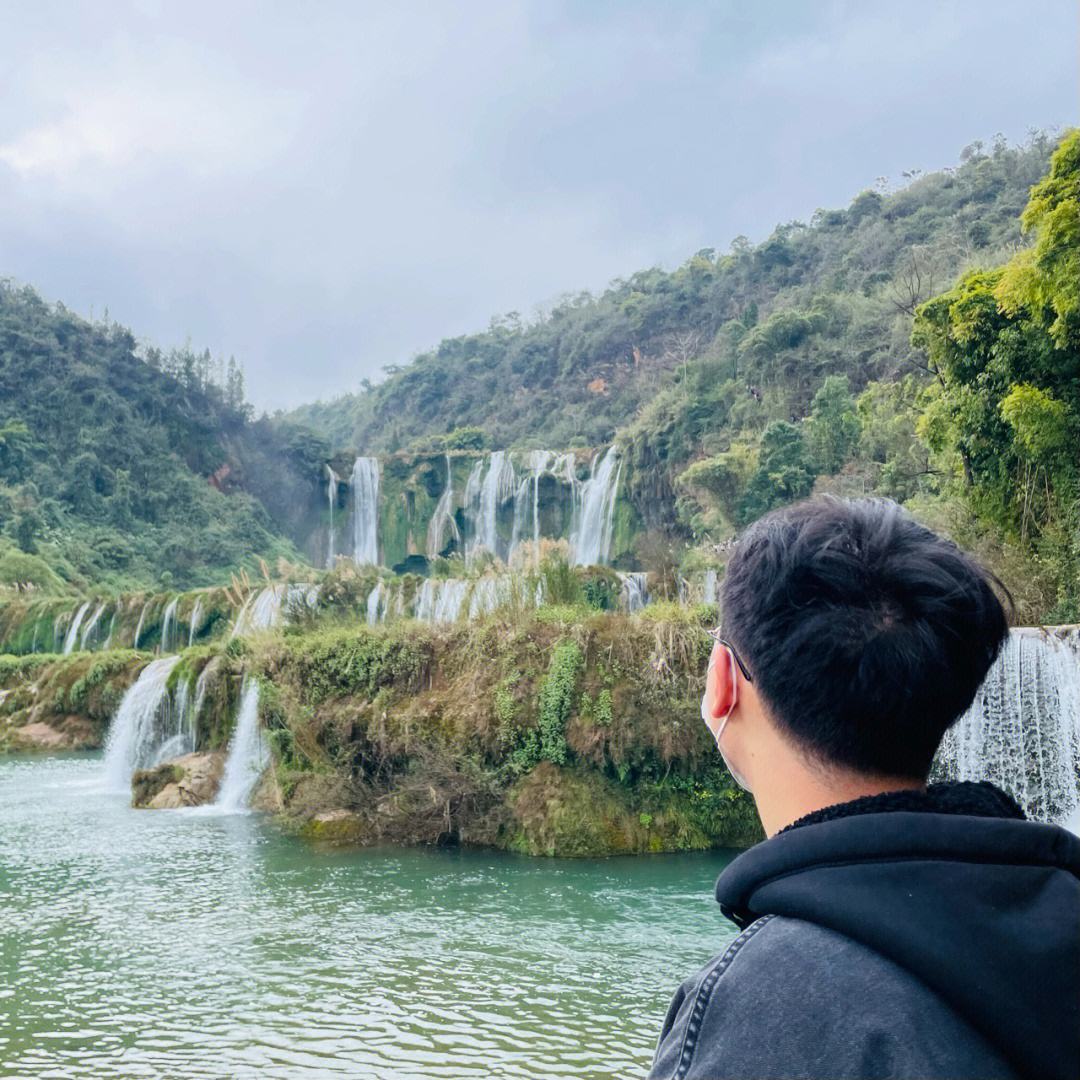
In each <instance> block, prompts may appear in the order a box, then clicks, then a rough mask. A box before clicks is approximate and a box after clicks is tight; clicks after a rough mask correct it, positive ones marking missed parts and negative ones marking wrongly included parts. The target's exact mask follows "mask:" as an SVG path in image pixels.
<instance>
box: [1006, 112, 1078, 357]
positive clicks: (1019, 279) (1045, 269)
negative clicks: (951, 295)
mask: <svg viewBox="0 0 1080 1080" xmlns="http://www.w3.org/2000/svg"><path fill="white" fill-rule="evenodd" d="M1020 220H1021V223H1022V225H1023V227H1024V231H1025V232H1029V231H1034V232H1035V234H1036V235H1035V244H1034V246H1033V247H1031V248H1029V249H1028V250H1027V251H1024V252H1021V253H1020V254H1019V255H1017V256H1016V258H1014V259H1013V260H1012V261H1011V262H1010V263H1009V265H1008V266H1007V267H1006V269H1005V274H1004V276H1003V277H1002V279H1001V282H1000V284H999V286H998V289H997V294H996V295H997V299H998V301H999V302H1000V304H1001V307H1002V310H1003V311H1005V312H1006V313H1007V314H1008V315H1010V316H1014V317H1015V316H1017V315H1018V314H1019V313H1020V312H1021V311H1022V310H1026V311H1028V312H1030V313H1031V314H1032V315H1033V316H1034V317H1039V316H1040V315H1042V313H1043V312H1049V313H1052V315H1053V321H1052V322H1051V323H1050V325H1049V328H1048V329H1049V333H1050V337H1051V339H1052V340H1053V342H1054V344H1055V345H1056V346H1057V347H1058V348H1059V349H1065V348H1069V347H1072V348H1073V349H1075V348H1076V347H1077V346H1078V345H1080V130H1074V131H1072V132H1070V133H1069V134H1068V135H1066V136H1065V138H1064V139H1062V140H1061V145H1060V146H1058V148H1057V150H1055V151H1054V155H1053V157H1051V159H1050V172H1049V174H1048V175H1047V176H1046V178H1045V179H1043V180H1042V181H1041V182H1040V183H1038V184H1036V185H1035V186H1034V187H1033V188H1032V189H1031V198H1030V199H1029V201H1028V204H1027V207H1026V209H1025V210H1024V213H1023V216H1022V217H1021V219H1020Z"/></svg>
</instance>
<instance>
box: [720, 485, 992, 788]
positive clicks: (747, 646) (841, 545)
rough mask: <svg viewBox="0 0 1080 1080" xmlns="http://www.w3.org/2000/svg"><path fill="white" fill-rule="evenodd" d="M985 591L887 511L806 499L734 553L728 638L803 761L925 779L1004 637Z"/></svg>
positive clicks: (967, 560)
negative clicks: (801, 751) (803, 756)
mask: <svg viewBox="0 0 1080 1080" xmlns="http://www.w3.org/2000/svg"><path fill="white" fill-rule="evenodd" d="M995 586H997V587H998V588H1000V589H1002V591H1003V592H1004V588H1003V586H1001V583H1000V582H999V581H998V580H997V579H996V578H995V577H994V576H993V575H992V574H990V573H989V572H988V571H987V570H985V569H983V567H981V566H980V565H979V564H978V563H977V562H976V561H975V559H973V558H972V557H971V556H970V555H968V554H966V553H965V552H963V551H961V550H960V549H959V548H958V547H957V546H956V545H955V544H954V543H952V541H950V540H946V539H944V538H943V537H940V536H938V535H936V534H935V533H933V532H931V531H930V530H929V529H927V528H926V527H924V526H923V525H920V524H919V523H918V522H917V521H915V520H914V518H912V517H911V516H910V515H909V514H908V513H907V512H906V511H904V510H902V509H901V508H900V507H899V506H897V505H896V503H894V502H890V501H889V500H887V499H850V500H848V499H837V498H831V497H822V498H815V499H809V500H807V501H806V502H802V503H797V504H795V505H794V506H790V507H786V508H784V509H782V510H777V511H774V512H773V513H771V514H768V515H766V516H765V517H763V518H761V520H759V521H758V522H756V523H755V524H754V525H752V526H751V527H750V528H749V529H748V530H747V532H746V533H745V534H744V535H743V536H742V537H741V539H740V540H739V543H738V544H737V545H736V548H735V551H734V553H733V555H732V558H731V561H730V562H729V564H728V567H727V572H726V574H725V576H724V584H723V592H722V596H721V600H722V612H723V626H724V635H725V636H726V637H727V638H728V639H729V640H730V641H731V642H732V643H733V644H734V645H735V647H736V648H737V649H738V651H739V654H740V656H741V657H742V659H743V661H744V662H745V663H746V666H747V667H748V669H749V670H750V674H751V676H752V677H753V682H754V686H755V688H756V689H757V690H758V692H759V693H760V695H761V697H762V699H763V702H764V705H765V707H766V709H767V711H768V714H769V716H770V717H771V718H772V719H773V721H774V722H775V723H776V724H777V725H778V726H779V727H780V728H781V729H782V730H783V731H785V732H786V733H787V734H789V735H790V736H792V737H793V739H794V741H795V742H796V743H797V744H798V745H800V746H801V747H802V748H803V749H804V750H806V751H807V752H808V753H809V754H810V755H811V756H812V757H814V758H816V759H817V760H818V761H819V762H821V763H823V764H825V765H826V766H829V765H832V766H842V767H845V768H848V769H853V770H855V771H858V772H862V773H869V774H875V775H881V776H897V777H905V778H919V779H925V778H926V777H927V776H928V775H929V772H930V765H931V762H932V760H933V757H934V753H935V752H936V750H937V748H938V745H939V744H940V742H941V738H942V736H943V735H944V734H945V731H946V730H947V729H948V728H949V727H950V725H952V724H953V723H954V722H955V721H956V720H957V719H958V718H959V717H960V716H961V715H962V714H963V712H964V711H965V710H966V709H967V708H968V706H969V705H970V704H971V702H972V700H973V698H974V696H975V692H976V690H977V689H978V688H979V684H980V683H981V682H982V681H983V679H984V678H985V676H986V672H987V670H988V669H989V667H990V665H991V664H992V663H993V662H994V658H995V657H996V656H997V654H998V650H999V649H1000V648H1001V644H1002V642H1003V641H1004V640H1005V638H1006V635H1007V634H1008V620H1007V618H1006V615H1005V610H1004V608H1003V606H1002V602H1001V600H999V599H998V596H997V593H996V592H995ZM1005 596H1006V597H1007V596H1008V594H1007V592H1006V593H1005ZM1010 602H1011V601H1010Z"/></svg>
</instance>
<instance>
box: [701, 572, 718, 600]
mask: <svg viewBox="0 0 1080 1080" xmlns="http://www.w3.org/2000/svg"><path fill="white" fill-rule="evenodd" d="M716 596H717V593H716V571H715V570H706V571H705V586H704V591H703V593H702V597H701V599H702V602H703V603H705V604H715V603H716Z"/></svg>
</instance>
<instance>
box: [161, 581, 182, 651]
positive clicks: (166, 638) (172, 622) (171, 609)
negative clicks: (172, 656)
mask: <svg viewBox="0 0 1080 1080" xmlns="http://www.w3.org/2000/svg"><path fill="white" fill-rule="evenodd" d="M179 603H180V596H179V594H177V595H176V596H174V597H173V598H172V599H171V600H170V601H169V602H168V604H167V605H166V607H165V614H164V615H163V616H162V620H161V651H162V652H163V653H167V652H172V651H173V650H172V648H170V646H171V645H172V644H173V641H172V632H173V629H174V628H175V626H176V608H177V605H178V604H179Z"/></svg>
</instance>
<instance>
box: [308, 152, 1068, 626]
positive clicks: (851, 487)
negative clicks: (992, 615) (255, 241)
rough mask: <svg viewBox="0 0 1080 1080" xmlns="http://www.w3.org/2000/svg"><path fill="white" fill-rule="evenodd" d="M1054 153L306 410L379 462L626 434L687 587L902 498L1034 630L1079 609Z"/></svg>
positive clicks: (503, 323)
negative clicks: (815, 511)
mask: <svg viewBox="0 0 1080 1080" xmlns="http://www.w3.org/2000/svg"><path fill="white" fill-rule="evenodd" d="M1054 146H1055V140H1053V139H1051V138H1050V137H1049V136H1047V135H1045V134H1034V135H1033V136H1032V137H1031V138H1030V139H1029V141H1028V142H1027V143H1026V144H1025V145H1023V146H1019V147H1013V146H1009V145H1008V144H1006V143H1005V142H1004V141H1003V140H998V141H996V142H995V143H994V144H993V145H992V146H990V147H987V146H984V145H983V144H981V143H974V144H972V145H971V146H969V147H967V148H966V149H965V150H964V151H963V153H962V154H961V161H960V164H959V166H958V167H957V168H955V169H946V170H943V171H941V172H938V173H933V174H929V175H925V176H920V175H908V176H906V177H905V178H904V179H905V183H904V186H903V187H902V188H901V189H900V190H896V191H889V190H888V185H886V184H882V185H881V190H868V191H864V192H862V193H860V194H859V195H857V196H856V197H855V199H854V200H853V201H852V202H851V204H850V205H849V206H848V207H847V208H845V209H842V210H822V211H818V212H817V213H816V214H815V215H814V218H813V220H812V221H811V222H810V223H809V224H804V223H802V222H792V223H789V224H786V225H783V226H780V227H779V228H777V229H776V230H775V231H774V232H773V234H772V235H771V236H770V237H768V239H766V240H765V241H764V242H763V243H761V244H759V245H757V246H752V245H751V244H749V243H748V242H747V241H746V240H745V239H744V238H739V239H738V240H736V241H735V242H734V243H733V244H732V246H731V250H730V251H728V252H726V253H723V254H718V253H717V252H716V251H714V250H712V249H705V250H702V251H699V252H698V253H697V254H696V255H694V256H693V257H692V258H691V259H689V260H688V261H687V262H686V263H685V264H684V265H683V266H681V267H679V268H678V269H676V270H674V271H672V272H670V273H669V272H665V271H662V270H659V269H653V270H648V271H643V272H641V273H638V274H635V275H633V276H632V277H630V278H627V279H626V280H620V281H616V282H614V283H613V284H612V286H611V287H610V288H609V289H608V290H607V291H605V292H604V293H603V294H602V295H600V296H596V297H594V296H590V295H588V294H580V295H577V296H573V297H568V298H566V299H565V300H563V301H562V302H561V303H560V304H558V305H557V306H556V307H554V308H553V310H551V311H550V312H549V313H547V314H545V315H543V316H542V317H539V318H537V319H536V320H535V321H532V322H526V321H524V320H523V319H522V318H521V317H520V316H519V315H517V314H514V313H512V314H510V315H507V316H505V317H502V318H499V319H496V320H493V322H492V325H491V327H490V328H489V329H488V330H487V331H485V332H483V333H480V334H474V335H469V336H465V337H461V338H455V339H452V340H447V341H443V342H442V343H441V344H440V345H439V346H438V347H437V348H436V349H434V350H433V351H432V352H430V353H426V354H424V355H422V356H420V357H418V358H417V359H416V360H415V361H414V362H413V363H411V364H410V365H408V366H407V367H404V368H401V369H390V371H389V373H388V376H387V378H386V379H385V381H383V382H382V383H381V384H379V385H378V386H374V387H372V386H367V387H365V389H364V390H363V391H362V392H360V393H358V394H353V395H347V396H345V397H343V398H340V399H337V400H336V401H332V402H329V403H319V404H314V405H309V406H305V407H303V408H301V409H299V410H297V411H296V412H295V413H293V414H292V417H293V419H295V420H297V421H299V422H302V423H306V424H310V425H312V426H313V427H315V428H316V429H317V430H319V431H320V432H322V433H323V434H324V435H325V436H326V437H327V438H328V439H329V440H330V441H331V442H333V443H334V444H335V445H338V446H357V447H363V448H364V449H365V450H366V451H368V452H371V451H379V450H381V451H394V450H399V449H402V448H407V449H412V450H427V451H430V450H435V449H439V448H442V447H446V448H451V449H452V448H459V447H462V446H481V445H488V446H492V447H506V446H516V447H522V448H530V447H541V446H543V447H560V448H562V447H574V446H592V445H597V444H601V443H604V442H607V441H610V440H612V439H613V438H614V439H617V440H618V441H619V442H620V443H622V444H623V445H624V446H625V448H626V449H627V451H628V453H629V457H630V463H631V465H632V469H631V470H629V471H628V478H629V485H630V489H631V490H630V495H631V497H632V498H633V500H634V503H635V506H636V510H637V512H638V514H639V516H640V518H641V520H643V521H644V522H646V523H647V524H648V525H649V526H650V529H649V531H648V532H647V533H646V534H644V535H643V536H642V537H641V539H640V542H639V556H640V562H641V564H642V565H643V566H645V567H647V568H648V569H650V570H653V571H660V572H661V573H663V574H665V576H666V577H668V578H669V579H670V578H671V577H672V575H667V574H666V571H667V570H668V569H673V568H674V567H675V566H676V564H681V567H682V569H684V570H685V569H691V568H693V567H694V566H695V565H702V564H706V563H711V562H714V561H715V556H716V552H717V550H718V549H719V550H722V546H723V543H724V541H726V539H727V538H729V537H730V536H731V535H733V534H734V532H735V531H737V529H738V528H739V527H741V526H743V525H745V524H746V523H747V522H749V521H751V520H753V519H754V518H755V517H757V516H759V515H760V514H761V513H764V512H765V511H767V510H769V509H771V508H773V507H774V506H777V505H780V504H782V503H784V502H787V501H791V500H792V499H796V498H800V497H803V496H806V495H808V494H810V493H812V492H814V491H832V492H836V493H840V494H846V495H854V494H880V495H885V496H888V497H891V498H895V499H897V500H899V501H903V502H906V503H908V504H909V505H910V507H911V508H912V510H914V511H915V512H916V513H918V514H919V515H920V516H921V517H923V518H924V519H927V520H928V521H930V522H931V523H932V524H934V525H935V526H937V527H939V528H942V529H944V530H946V531H948V532H950V533H951V534H952V535H954V536H955V537H956V538H957V539H958V540H959V541H960V542H962V543H964V544H966V545H968V546H970V547H974V548H975V549H977V550H978V551H979V553H980V555H982V557H983V558H984V559H986V560H987V561H988V562H989V563H990V564H991V565H992V566H993V567H994V568H995V569H996V570H997V571H998V572H999V573H1000V575H1001V576H1002V578H1003V579H1004V580H1005V581H1006V582H1007V584H1008V585H1009V586H1010V587H1011V588H1012V590H1013V592H1014V594H1015V598H1016V601H1017V609H1018V617H1019V618H1021V619H1025V620H1029V621H1031V620H1040V619H1051V620H1053V619H1057V620H1067V619H1076V618H1078V617H1080V599H1078V598H1080V586H1078V584H1077V566H1078V540H1077V491H1076V456H1077V455H1076V451H1075V447H1076V445H1077V439H1078V436H1080V430H1078V428H1077V423H1078V417H1080V409H1078V407H1077V397H1076V395H1077V380H1078V378H1080V375H1078V361H1077V342H1076V337H1075V319H1076V302H1075V293H1076V288H1077V284H1076V283H1077V280H1078V275H1077V274H1076V273H1075V270H1076V267H1075V265H1071V266H1070V265H1069V264H1068V262H1067V259H1065V256H1064V255H1062V254H1061V252H1062V251H1065V252H1067V251H1069V250H1070V249H1071V250H1073V251H1075V250H1076V248H1077V246H1078V236H1077V230H1076V225H1075V219H1076V215H1077V213H1078V212H1080V211H1078V206H1080V199H1078V194H1077V166H1076V154H1077V150H1076V147H1077V136H1076V135H1075V134H1072V135H1070V136H1067V137H1066V139H1065V140H1064V142H1063V143H1062V146H1061V148H1060V149H1059V150H1058V151H1057V154H1056V156H1055V158H1054V165H1053V169H1052V172H1051V174H1050V176H1049V177H1046V174H1047V170H1048V168H1050V157H1051V153H1052V152H1053V151H1054ZM1044 177H1046V178H1045V179H1044ZM1036 185H1037V186H1036ZM1033 242H1034V246H1032V243H1033ZM1055 260H1056V261H1055ZM1063 260H1064V268H1060V267H1058V268H1055V267H1057V263H1058V262H1062V261H1063ZM1070 270H1071V271H1072V273H1071V276H1070ZM958 279H959V281H960V284H958V285H957V284H956V282H957V281H958ZM954 286H955V287H954ZM1070 297H1071V299H1070ZM976 314H979V315H980V317H981V318H982V320H983V321H981V322H978V324H977V336H975V337H973V336H971V335H972V334H974V333H975V331H976V324H974V323H973V322H972V320H973V319H974V318H975V316H976Z"/></svg>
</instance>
